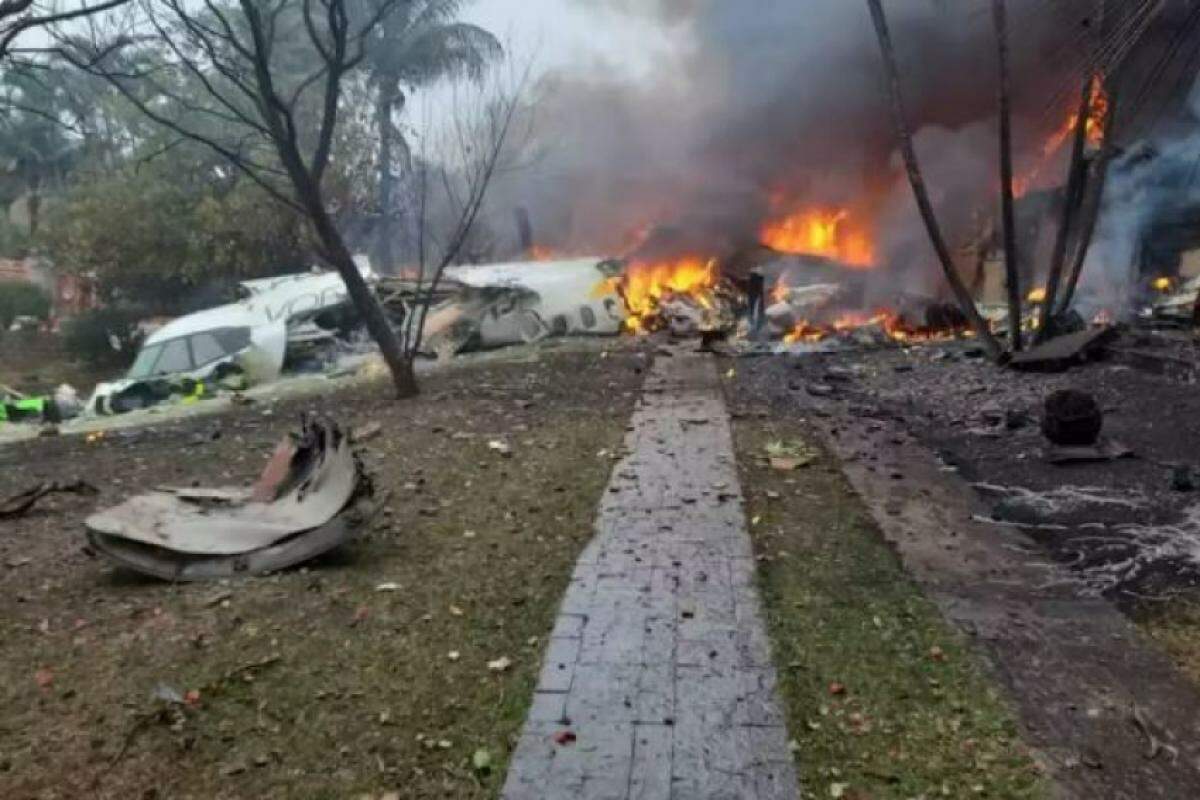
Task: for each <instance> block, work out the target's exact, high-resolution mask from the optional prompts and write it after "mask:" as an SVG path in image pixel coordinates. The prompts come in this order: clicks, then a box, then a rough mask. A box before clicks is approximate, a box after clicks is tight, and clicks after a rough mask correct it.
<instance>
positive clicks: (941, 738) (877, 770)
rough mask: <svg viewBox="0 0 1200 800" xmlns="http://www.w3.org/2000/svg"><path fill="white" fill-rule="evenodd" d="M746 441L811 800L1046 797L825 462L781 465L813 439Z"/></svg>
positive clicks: (751, 427)
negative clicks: (783, 454) (792, 445)
mask: <svg viewBox="0 0 1200 800" xmlns="http://www.w3.org/2000/svg"><path fill="white" fill-rule="evenodd" d="M736 437H737V447H738V451H739V452H738V456H739V464H740V466H741V471H742V481H743V486H744V487H745V488H746V490H747V502H748V513H749V516H750V518H751V521H752V525H751V533H752V536H753V538H754V542H755V548H756V552H757V554H758V558H759V562H760V570H759V577H760V589H761V591H762V594H763V601H764V605H765V608H766V612H767V620H768V626H769V631H770V634H771V637H772V641H773V648H774V656H775V663H776V665H777V667H778V668H779V673H780V689H781V693H782V695H783V701H784V703H785V705H786V707H787V714H788V725H789V730H790V732H791V735H792V738H793V747H794V750H795V752H796V761H797V767H798V769H799V772H800V776H801V786H802V787H803V790H804V794H805V796H807V797H814V798H823V797H843V798H859V799H860V800H865V799H866V798H871V799H872V800H882V799H883V798H897V800H900V799H903V798H936V797H952V798H972V797H981V798H1043V797H1047V796H1049V795H1048V791H1047V788H1046V784H1045V781H1044V779H1043V777H1042V772H1041V770H1040V768H1039V767H1038V765H1037V764H1036V763H1035V761H1034V760H1033V758H1032V757H1031V755H1030V753H1029V752H1028V750H1027V748H1026V747H1025V746H1024V745H1023V743H1022V742H1021V740H1020V738H1019V736H1018V733H1017V729H1016V725H1015V723H1014V716H1013V714H1012V712H1011V711H1010V709H1009V708H1008V706H1007V705H1006V703H1005V702H1004V700H1003V699H1002V698H1001V697H1000V695H999V694H998V692H997V689H996V688H995V686H994V685H993V683H992V682H991V681H990V680H989V678H988V677H987V676H986V675H985V674H984V672H983V670H982V669H981V667H980V665H979V664H978V663H977V662H976V660H975V658H974V656H973V654H972V653H970V652H969V651H968V649H967V647H966V643H965V641H964V640H963V638H962V637H961V636H960V634H958V632H956V631H955V630H954V629H952V628H951V627H950V626H949V625H948V624H947V623H946V622H945V621H944V620H943V618H942V617H941V615H940V614H939V612H938V610H937V608H936V607H935V606H934V605H933V603H931V602H930V601H929V600H927V599H926V598H925V597H924V596H923V595H922V593H921V591H920V589H919V588H918V587H917V586H916V584H915V583H914V582H913V581H912V580H911V578H909V576H908V575H907V574H906V573H905V571H904V569H903V567H902V565H901V564H900V562H899V560H898V559H897V557H896V555H895V553H894V552H893V551H892V550H891V549H890V548H889V547H888V545H887V544H886V542H885V541H884V540H883V538H882V535H881V534H880V533H879V531H878V529H877V528H876V527H875V526H874V523H873V521H872V520H871V519H870V517H869V515H868V513H867V511H866V509H865V508H864V506H863V505H862V503H861V501H860V500H859V499H858V497H857V496H856V495H855V494H854V493H853V492H852V490H851V489H850V487H849V486H848V485H847V483H846V481H845V479H844V478H843V476H842V475H841V473H840V471H838V470H837V469H836V468H835V466H834V465H833V463H832V462H831V460H830V459H829V457H828V456H825V455H820V456H819V457H818V458H817V459H816V460H815V461H814V462H813V463H812V464H811V465H809V466H807V467H802V468H797V469H787V468H781V467H780V464H779V462H778V455H776V454H775V453H774V450H777V449H778V447H777V443H778V442H780V441H785V442H804V441H806V439H807V437H806V436H805V433H804V431H803V430H802V428H801V427H800V426H799V425H797V424H792V423H781V422H772V421H764V420H753V421H749V420H748V421H743V422H740V423H738V425H737V427H736ZM772 448H773V449H772ZM772 458H774V459H775V463H774V464H772V461H771V459H772ZM784 466H785V467H786V466H789V465H784Z"/></svg>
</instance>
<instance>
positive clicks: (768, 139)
mask: <svg viewBox="0 0 1200 800" xmlns="http://www.w3.org/2000/svg"><path fill="white" fill-rule="evenodd" d="M610 4H611V5H612V6H614V7H619V8H620V9H621V10H622V11H623V12H624V13H627V14H629V15H632V16H634V17H636V18H638V19H639V20H640V21H641V22H642V23H648V24H651V25H655V26H658V27H660V28H661V29H663V30H665V31H668V32H669V33H670V34H671V35H672V37H675V38H676V39H677V40H679V41H681V42H685V43H686V44H685V45H683V46H680V47H678V48H675V49H672V50H670V51H669V52H665V53H663V54H658V55H657V56H655V57H654V59H655V60H654V63H653V69H652V70H651V74H652V75H660V76H664V77H662V78H661V79H658V80H655V79H652V78H646V77H645V76H639V79H638V80H637V81H636V82H634V81H629V82H623V81H622V79H621V77H620V72H621V71H620V70H619V69H616V68H614V69H612V70H610V71H607V72H603V73H602V72H600V71H585V72H580V71H561V72H558V73H554V74H551V75H549V76H547V77H546V78H545V79H544V81H543V83H542V85H541V87H540V89H541V95H540V97H539V100H538V103H537V109H538V116H539V121H540V122H541V123H543V124H542V128H541V131H542V135H543V136H544V138H545V139H546V141H547V142H550V141H553V142H554V143H555V144H554V146H553V147H548V149H547V154H546V157H545V159H544V163H543V164H541V165H540V166H539V167H538V168H536V169H531V170H529V171H528V172H524V173H521V174H516V175H512V176H506V178H505V179H504V180H503V181H501V182H500V184H498V185H497V187H496V196H495V198H494V202H493V205H496V204H500V205H503V204H506V203H511V204H512V205H514V206H519V207H521V208H522V209H528V215H527V218H529V219H532V220H533V221H534V227H535V228H536V229H537V233H538V236H537V239H538V241H539V246H540V247H543V248H546V249H548V250H549V251H552V252H555V253H569V252H602V253H609V254H613V255H616V254H620V255H622V256H624V257H625V258H627V259H628V260H629V262H630V264H631V267H630V272H629V275H628V276H627V278H626V285H625V287H624V289H625V291H624V296H625V298H626V300H627V303H628V304H629V310H630V313H631V316H632V318H633V326H634V327H635V328H636V329H639V330H645V329H648V328H649V329H653V328H655V327H669V326H670V323H669V320H667V319H664V318H662V317H661V315H659V316H656V314H655V313H654V312H655V309H658V308H661V306H662V305H663V301H664V300H666V301H667V305H669V306H674V307H678V306H679V304H680V303H682V302H683V301H681V300H679V298H681V297H687V298H689V300H688V301H687V302H688V303H689V304H690V305H691V306H693V307H694V308H693V309H692V310H691V311H690V312H689V313H688V314H686V316H687V317H688V318H689V319H691V320H692V322H693V323H694V322H695V321H696V320H700V322H699V326H700V327H705V326H708V325H711V324H712V320H708V321H705V320H703V319H702V317H703V316H704V315H703V314H702V313H701V312H702V311H712V310H714V309H718V310H719V308H720V307H721V306H722V305H723V303H724V302H725V300H728V298H724V299H723V298H722V297H720V295H721V292H719V291H717V289H718V287H721V286H726V285H730V284H731V285H733V286H736V287H740V288H742V289H743V290H744V289H745V288H746V286H747V284H746V281H747V280H748V278H749V277H750V274H751V273H753V272H755V271H756V270H757V271H758V272H763V270H762V267H763V266H764V264H767V265H771V266H770V267H769V268H768V270H767V271H768V272H770V273H771V274H770V275H764V280H765V281H766V291H768V292H769V293H770V296H769V297H768V298H767V301H766V304H767V305H768V306H777V305H779V302H780V301H788V300H791V299H793V298H796V297H802V298H804V303H802V309H797V310H798V311H799V310H805V311H809V310H811V311H817V310H818V309H817V308H816V307H815V305H814V304H813V302H810V301H814V298H815V297H816V296H817V295H814V294H813V291H818V294H819V293H820V292H819V290H813V289H812V288H811V287H814V286H818V285H821V284H832V283H836V284H839V285H844V286H845V287H846V289H845V291H842V292H837V293H828V292H827V293H825V295H823V297H824V299H823V302H822V304H821V306H822V307H821V308H820V313H819V314H816V315H815V316H814V315H809V314H806V313H798V314H796V315H794V316H795V317H796V318H795V319H794V320H793V322H794V325H793V326H792V327H791V330H789V331H786V332H783V333H782V334H780V333H779V330H778V329H779V328H780V327H781V324H782V323H784V322H785V321H786V320H785V316H786V315H785V314H784V311H785V310H786V309H784V308H779V309H777V313H775V314H769V315H768V317H769V318H770V320H771V321H772V324H771V326H770V330H771V332H772V333H775V334H777V335H780V336H782V338H791V339H794V340H803V339H805V338H807V337H812V336H818V335H820V334H821V333H822V332H825V333H826V335H828V333H829V332H833V331H836V330H838V329H839V328H844V327H846V326H850V325H853V321H859V322H868V323H878V322H879V321H881V320H891V322H888V323H887V324H886V325H884V327H886V328H888V329H889V330H892V331H894V332H898V333H900V334H904V335H907V334H906V332H908V331H910V330H918V329H920V330H926V329H928V328H929V327H931V323H932V324H934V325H936V327H937V328H939V329H940V330H942V331H944V332H946V333H951V332H954V331H956V330H958V329H959V328H960V327H961V322H962V320H961V314H960V315H957V316H956V315H953V314H951V315H948V318H947V315H946V314H944V313H943V311H944V309H945V306H946V304H947V302H948V301H950V300H951V296H950V294H949V292H948V290H947V287H946V285H945V281H944V278H943V277H942V275H941V274H940V273H939V270H938V269H937V263H938V259H937V258H936V257H935V253H934V249H933V248H932V247H931V244H930V241H929V239H928V237H927V236H926V233H925V229H924V226H923V225H922V223H921V219H920V217H919V215H918V209H917V207H916V205H915V204H914V203H913V199H912V195H911V192H910V190H909V187H908V183H907V181H906V180H905V174H904V170H903V165H902V163H901V161H900V159H899V158H898V157H897V155H896V144H895V143H896V137H895V131H894V129H893V127H892V120H891V118H890V117H889V114H888V110H887V102H886V91H885V89H884V86H883V85H882V82H881V72H880V69H879V57H878V52H879V50H878V47H877V43H876V42H875V39H874V36H873V34H872V30H871V25H870V18H869V16H868V15H867V13H866V12H865V10H864V8H863V7H862V5H861V4H854V3H844V2H839V1H838V0H818V2H817V3H815V4H813V3H809V4H805V5H804V7H803V8H800V7H792V6H786V5H772V6H769V7H766V8H756V9H755V11H754V13H752V14H748V13H745V11H744V9H739V8H737V7H735V4H720V3H708V2H654V3H648V4H637V7H636V10H631V8H630V5H629V4H619V3H616V2H615V1H613V2H610ZM814 5H815V7H814ZM1120 6H1121V7H1120V8H1118V7H1117V4H1113V3H1103V4H1097V3H1094V2H1090V1H1088V0H1080V1H1078V2H1064V3H1056V4H1046V3H1044V2H1035V0H1010V2H1009V3H1008V8H1009V15H1010V18H1011V20H1010V27H1011V29H1013V30H1018V29H1019V30H1020V31H1021V34H1022V35H1021V38H1020V41H1017V42H1013V43H1012V48H1011V49H1012V54H1011V60H1010V72H1011V82H1012V84H1013V85H1014V86H1016V87H1019V92H1018V93H1017V95H1016V97H1015V100H1014V137H1013V138H1014V160H1015V177H1014V181H1013V186H1014V191H1015V194H1016V195H1017V203H1018V218H1019V221H1020V224H1021V228H1022V233H1023V235H1022V237H1021V241H1022V245H1023V246H1022V247H1021V250H1020V252H1021V257H1020V259H1019V264H1018V265H1017V266H1018V269H1019V273H1020V275H1021V278H1022V285H1023V286H1024V290H1023V291H1022V292H1021V294H1022V295H1027V294H1028V293H1029V290H1036V289H1039V288H1042V289H1044V288H1045V287H1046V286H1047V281H1048V274H1047V273H1048V272H1050V269H1049V265H1050V264H1051V263H1052V262H1053V261H1054V260H1055V258H1056V257H1055V251H1056V240H1057V239H1058V238H1059V229H1060V228H1062V227H1064V226H1063V224H1062V223H1061V219H1063V218H1064V217H1063V209H1064V208H1069V209H1071V210H1072V212H1073V213H1074V214H1075V215H1076V216H1077V217H1078V216H1081V215H1082V216H1083V217H1086V216H1088V215H1087V214H1086V213H1084V212H1086V211H1087V207H1088V206H1089V205H1093V204H1094V205H1101V200H1102V212H1103V213H1102V214H1101V215H1100V218H1101V221H1100V223H1099V224H1098V225H1096V224H1095V223H1094V222H1093V223H1088V222H1086V221H1084V222H1083V223H1082V224H1081V225H1080V224H1077V225H1075V226H1074V228H1073V229H1070V230H1068V231H1067V233H1065V234H1064V236H1065V237H1066V242H1065V249H1066V261H1067V264H1068V266H1070V264H1071V261H1072V259H1073V258H1074V257H1075V255H1076V254H1077V253H1081V254H1082V255H1081V258H1082V257H1086V264H1085V265H1084V266H1085V269H1083V271H1082V277H1081V278H1079V279H1078V291H1077V292H1076V291H1075V280H1076V279H1075V278H1074V277H1073V276H1071V275H1070V274H1069V272H1068V275H1066V276H1064V280H1063V283H1064V284H1068V283H1069V284H1070V285H1071V286H1072V290H1071V292H1069V294H1071V295H1073V297H1074V300H1075V303H1076V305H1078V306H1079V307H1080V311H1081V312H1082V313H1083V314H1084V316H1085V318H1087V319H1091V318H1093V317H1094V316H1095V315H1097V314H1100V313H1102V312H1104V313H1106V314H1107V315H1108V316H1116V317H1120V316H1123V315H1125V314H1128V313H1131V312H1132V309H1133V305H1132V303H1131V302H1130V300H1131V298H1132V292H1131V290H1132V289H1133V288H1134V287H1135V286H1136V285H1137V276H1136V271H1134V274H1131V270H1130V265H1131V264H1132V263H1133V261H1134V259H1133V258H1132V254H1131V253H1130V252H1128V251H1130V250H1131V249H1132V246H1131V243H1133V242H1137V241H1139V240H1140V239H1142V238H1144V236H1145V234H1146V231H1147V229H1148V226H1151V225H1152V224H1153V219H1152V218H1151V219H1139V220H1138V221H1136V223H1135V224H1132V225H1130V224H1125V223H1122V222H1120V220H1121V219H1122V218H1127V217H1129V216H1130V215H1131V214H1135V215H1136V212H1135V209H1136V207H1137V205H1138V199H1137V198H1135V197H1131V196H1130V195H1129V193H1128V191H1127V190H1126V189H1125V188H1124V184H1125V180H1124V177H1125V173H1126V166H1127V164H1126V159H1128V158H1130V155H1128V154H1130V153H1132V152H1133V151H1134V148H1133V147H1132V145H1135V144H1136V143H1138V142H1147V141H1166V140H1170V139H1171V137H1178V136H1179V135H1180V131H1181V130H1183V129H1186V128H1187V126H1186V125H1185V126H1182V127H1181V126H1180V125H1179V124H1178V123H1179V121H1180V120H1184V121H1188V120H1190V121H1191V122H1192V123H1193V126H1192V127H1194V122H1195V120H1196V118H1197V116H1198V114H1197V112H1196V111H1195V110H1193V109H1192V108H1190V107H1189V105H1188V103H1187V102H1185V101H1186V97H1187V95H1188V93H1189V90H1190V82H1185V83H1183V84H1181V81H1184V79H1189V78H1190V77H1191V74H1190V73H1191V70H1189V68H1188V67H1187V64H1186V63H1184V62H1186V61H1187V59H1186V58H1183V57H1182V55H1180V52H1179V51H1180V50H1181V48H1180V47H1178V46H1177V45H1178V44H1179V42H1180V40H1181V38H1183V34H1181V31H1187V30H1190V29H1192V28H1194V27H1195V25H1196V21H1195V17H1196V14H1195V9H1194V8H1193V6H1194V3H1192V2H1184V1H1183V0H1180V1H1179V2H1153V3H1150V2H1142V0H1138V2H1133V3H1129V4H1120ZM984 11H986V4H978V3H945V2H930V3H918V4H905V5H903V6H902V7H897V8H893V9H890V10H889V12H888V15H889V19H890V23H891V27H892V33H893V39H894V41H895V44H896V48H897V57H898V60H899V66H900V68H901V73H902V76H903V78H904V80H903V86H902V89H903V91H904V94H905V98H906V100H907V106H908V111H909V116H910V117H911V120H910V122H911V127H912V129H913V140H914V145H915V150H916V153H917V155H918V156H919V158H920V162H921V164H922V167H923V170H924V173H925V180H926V184H927V185H928V186H929V188H930V191H931V193H932V198H931V199H932V202H933V205H934V206H935V207H936V209H937V213H938V216H939V221H940V223H941V227H942V229H943V233H944V234H945V238H946V239H947V242H948V244H949V246H950V248H951V249H952V250H953V251H954V253H955V256H956V257H955V262H956V263H955V267H956V269H957V272H958V273H959V275H960V276H961V277H962V279H963V281H964V283H966V284H967V285H968V286H969V287H970V290H971V292H972V294H973V295H974V297H975V299H976V301H977V302H978V303H980V304H981V305H982V306H983V307H984V308H985V310H987V307H988V306H989V305H998V304H999V301H1000V300H1001V299H1002V298H1003V294H1004V292H1003V288H1004V278H1003V275H1002V272H1003V269H1002V267H1003V265H1002V259H1000V258H999V257H998V254H999V252H1000V248H1001V246H1002V239H1001V237H1000V235H999V231H1000V229H1001V227H1002V226H1001V224H1000V221H999V215H998V210H997V205H998V204H997V200H998V198H999V197H1000V187H999V177H998V175H997V170H996V153H997V152H998V151H999V141H998V125H997V111H996V102H995V84H996V80H995V76H996V74H997V67H996V34H995V31H994V30H993V27H992V25H991V20H990V19H989V16H988V14H986V13H983V12H984ZM1182 49H1186V48H1182ZM1168 51H1173V52H1174V54H1175V57H1174V58H1165V57H1164V55H1163V54H1164V52H1168ZM667 76H669V77H667ZM1181 85H1182V88H1181ZM1081 95H1082V97H1081ZM1118 98H1124V100H1123V101H1121V100H1119V99H1118ZM1083 100H1086V102H1081V101H1083ZM1077 132H1078V134H1079V136H1078V137H1077V136H1076V133H1077ZM1110 132H1114V133H1112V134H1111V138H1112V141H1109V140H1108V138H1109V137H1110ZM1077 139H1078V140H1081V142H1082V150H1081V153H1080V156H1081V157H1080V158H1073V156H1074V155H1075V154H1074V153H1073V150H1075V141H1076V140H1077ZM1075 162H1079V163H1080V164H1082V165H1083V166H1082V169H1084V170H1087V171H1088V172H1089V174H1090V173H1096V172H1099V165H1101V164H1104V165H1107V164H1109V163H1112V165H1113V180H1112V181H1110V182H1109V185H1108V187H1107V189H1106V190H1105V191H1104V193H1103V196H1102V198H1101V197H1099V196H1098V197H1097V198H1096V200H1095V201H1094V203H1093V201H1091V200H1090V199H1089V198H1088V197H1087V196H1085V195H1086V194H1087V193H1086V192H1079V193H1074V194H1073V190H1072V187H1073V186H1074V185H1075V184H1074V181H1073V180H1072V179H1071V178H1070V175H1069V172H1070V171H1071V169H1073V167H1072V164H1074V163H1075ZM1074 169H1079V167H1074ZM1093 184H1094V185H1097V186H1098V187H1101V188H1102V187H1103V185H1104V181H1103V180H1100V181H1095V182H1093ZM1099 190H1100V189H1099V188H1097V192H1099ZM614 198H619V201H616V200H614ZM1084 229H1087V233H1086V235H1085V233H1084ZM1092 230H1095V231H1096V237H1095V242H1096V247H1095V248H1094V249H1093V250H1091V251H1090V252H1089V251H1088V250H1087V248H1086V247H1083V248H1081V247H1080V246H1079V242H1080V241H1084V240H1088V239H1090V238H1091V235H1090V234H1091V231H1092ZM796 259H808V260H807V261H805V262H803V263H802V262H801V261H798V260H796ZM778 263H786V264H788V265H789V266H788V267H787V268H781V267H778V266H775V265H776V264H778ZM805 265H807V266H805ZM831 266H836V267H837V271H836V277H835V278H834V279H833V280H830V276H829V275H828V273H827V271H826V268H828V267H831ZM797 290H798V291H799V295H797V294H796V291H797ZM731 302H733V303H734V304H735V305H736V304H737V302H739V301H737V300H736V299H735V300H733V301H731ZM792 305H795V304H794V303H792ZM1037 307H1038V303H1037V302H1028V303H1027V307H1026V308H1025V309H1024V311H1025V312H1026V313H1032V312H1033V311H1035V310H1036V309H1037ZM926 310H929V313H928V314H927V313H926ZM1004 313H1005V314H1007V311H1005V312H1004ZM676 316H678V315H676ZM710 316H711V315H710ZM717 316H718V317H720V316H721V314H719V313H718V314H717ZM988 316H989V318H992V319H997V320H998V319H999V317H1000V316H1001V315H1000V314H999V313H995V312H993V313H989V314H988ZM689 324H690V323H689ZM1004 324H1006V323H1004ZM1030 324H1035V323H1030ZM783 327H786V325H783Z"/></svg>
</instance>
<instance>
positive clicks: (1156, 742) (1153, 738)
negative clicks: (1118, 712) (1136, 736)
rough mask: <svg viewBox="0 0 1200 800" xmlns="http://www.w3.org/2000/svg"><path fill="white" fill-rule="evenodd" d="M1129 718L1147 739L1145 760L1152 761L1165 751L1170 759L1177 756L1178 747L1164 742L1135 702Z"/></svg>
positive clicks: (1174, 758)
mask: <svg viewBox="0 0 1200 800" xmlns="http://www.w3.org/2000/svg"><path fill="white" fill-rule="evenodd" d="M1129 716H1130V719H1132V720H1133V724H1134V725H1136V726H1137V729H1138V730H1139V731H1141V732H1142V734H1143V735H1144V736H1145V737H1146V738H1147V739H1148V740H1149V749H1148V750H1147V751H1146V760H1147V761H1153V760H1154V759H1156V758H1158V757H1159V755H1160V754H1162V753H1166V754H1167V755H1168V756H1169V757H1170V759H1171V760H1172V761H1175V760H1176V759H1178V758H1179V748H1177V747H1174V746H1172V745H1169V744H1166V743H1165V742H1163V741H1162V740H1161V739H1159V738H1158V736H1157V735H1156V734H1155V733H1154V731H1153V730H1152V729H1151V726H1150V721H1149V720H1148V719H1147V718H1146V712H1145V711H1144V710H1143V709H1142V707H1141V706H1139V705H1138V704H1137V703H1134V704H1133V705H1132V706H1131V708H1130V713H1129Z"/></svg>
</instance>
